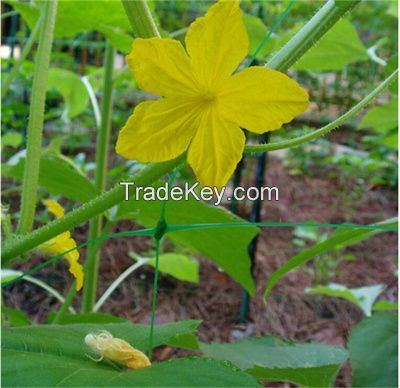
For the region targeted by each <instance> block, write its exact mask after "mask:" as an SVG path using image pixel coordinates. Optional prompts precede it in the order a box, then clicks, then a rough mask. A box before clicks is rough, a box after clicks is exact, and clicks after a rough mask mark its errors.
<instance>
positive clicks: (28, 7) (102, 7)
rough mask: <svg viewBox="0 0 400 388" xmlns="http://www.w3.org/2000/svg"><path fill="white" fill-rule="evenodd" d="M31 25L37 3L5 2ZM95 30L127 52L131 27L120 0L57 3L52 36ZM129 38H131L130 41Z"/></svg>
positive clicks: (66, 36) (36, 13)
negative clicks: (128, 32)
mask: <svg viewBox="0 0 400 388" xmlns="http://www.w3.org/2000/svg"><path fill="white" fill-rule="evenodd" d="M8 2H9V3H10V4H11V5H12V6H13V7H14V8H15V9H16V10H17V11H18V12H20V13H21V15H22V17H23V18H24V19H25V20H26V22H27V23H28V25H29V27H30V28H33V25H34V24H35V23H36V20H37V18H38V16H39V12H40V11H39V7H38V3H39V5H40V2H35V3H21V2H17V1H8ZM92 30H96V31H99V32H102V33H103V34H104V35H105V36H107V38H109V39H110V41H111V43H112V44H113V45H114V47H116V48H117V49H119V50H121V51H123V52H128V51H129V50H130V46H131V41H132V40H133V38H131V37H130V36H129V35H128V34H127V31H130V30H131V27H130V24H129V21H128V18H127V16H126V13H125V11H124V8H123V5H122V3H121V2H120V1H101V2H97V3H94V2H91V1H87V0H64V1H59V2H58V7H57V19H56V24H55V30H54V36H55V37H56V38H73V37H75V36H76V35H77V34H80V33H82V32H87V31H92ZM129 40H130V41H129Z"/></svg>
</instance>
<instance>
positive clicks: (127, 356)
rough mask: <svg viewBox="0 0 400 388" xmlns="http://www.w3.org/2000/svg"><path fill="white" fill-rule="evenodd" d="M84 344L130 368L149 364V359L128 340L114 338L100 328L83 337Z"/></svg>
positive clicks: (102, 355) (138, 367)
mask: <svg viewBox="0 0 400 388" xmlns="http://www.w3.org/2000/svg"><path fill="white" fill-rule="evenodd" d="M85 343H86V345H88V346H90V348H91V349H92V350H93V351H94V352H96V353H98V354H99V355H100V359H99V360H96V361H101V360H102V359H103V357H105V358H108V359H110V360H112V361H116V362H119V363H120V364H123V365H125V366H127V367H128V368H132V369H140V368H145V367H146V366H149V365H151V362H150V360H149V359H148V358H147V356H146V355H145V354H144V353H143V352H141V351H140V350H137V349H135V348H134V347H132V346H131V345H129V344H128V342H126V341H124V340H123V339H120V338H114V337H113V336H112V334H111V333H109V332H108V331H106V330H101V331H100V332H99V333H97V334H96V333H90V334H88V335H87V336H86V337H85Z"/></svg>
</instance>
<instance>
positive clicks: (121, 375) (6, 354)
mask: <svg viewBox="0 0 400 388" xmlns="http://www.w3.org/2000/svg"><path fill="white" fill-rule="evenodd" d="M198 324H199V321H181V322H175V323H170V324H165V325H156V327H155V332H154V341H153V343H154V346H159V345H162V344H166V343H168V342H169V341H172V340H173V339H174V338H175V337H176V336H179V335H183V334H185V333H186V334H190V333H193V331H194V330H195V329H196V327H197V326H198ZM97 330H107V331H109V332H110V333H111V334H113V335H114V337H118V338H123V339H125V340H126V341H128V342H129V343H130V344H131V345H132V346H134V347H136V348H138V349H141V350H142V351H145V350H146V348H147V344H148V335H149V327H148V326H145V325H135V324H131V323H108V324H74V325H43V326H31V327H23V328H11V329H4V330H3V332H2V346H3V349H2V357H3V359H2V384H3V385H4V386H14V387H17V386H18V387H32V386H38V387H39V386H40V387H54V386H92V387H103V386H106V387H111V386H113V387H114V386H122V387H127V386H139V387H147V386H152V387H154V386H169V387H171V386H173V387H175V386H179V387H188V386H200V387H203V386H215V385H217V386H238V385H239V386H257V383H256V381H255V380H254V378H253V377H251V376H249V375H248V374H246V373H244V372H242V371H240V370H237V369H236V368H235V367H233V366H231V365H229V364H226V363H220V362H217V361H214V360H207V359H199V358H186V359H185V358H183V359H177V360H170V361H166V362H160V363H155V364H153V365H152V366H151V367H148V368H144V369H140V370H135V371H131V370H129V371H126V370H120V369H116V368H115V366H113V365H112V364H111V363H109V362H108V361H106V360H103V361H102V362H95V361H93V360H92V359H90V358H89V357H88V356H87V354H88V353H90V351H89V349H88V348H87V347H86V345H85V344H84V337H85V335H86V334H88V333H89V332H92V331H97Z"/></svg>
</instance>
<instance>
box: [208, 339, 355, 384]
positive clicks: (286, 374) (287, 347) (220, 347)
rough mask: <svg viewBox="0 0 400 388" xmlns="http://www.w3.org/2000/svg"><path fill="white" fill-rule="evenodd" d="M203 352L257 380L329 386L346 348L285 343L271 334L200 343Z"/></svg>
mask: <svg viewBox="0 0 400 388" xmlns="http://www.w3.org/2000/svg"><path fill="white" fill-rule="evenodd" d="M201 349H202V351H203V352H204V353H205V354H207V355H209V356H211V357H214V358H217V359H219V360H229V361H231V362H232V363H233V364H234V365H236V366H238V367H239V368H241V369H243V370H245V371H246V372H248V373H250V374H252V375H253V376H254V377H256V378H257V379H259V380H266V381H288V382H291V383H293V384H298V385H300V386H307V387H328V386H330V385H331V384H332V382H333V381H334V379H335V377H336V374H337V372H338V370H339V368H340V366H341V365H342V364H343V362H344V361H346V359H347V357H348V354H347V351H346V350H345V349H342V348H339V347H335V346H330V345H325V344H319V343H291V344H288V343H285V342H283V341H281V340H279V339H277V338H274V337H258V338H257V337H255V338H248V339H245V340H242V341H239V342H236V343H230V344H216V343H212V344H201Z"/></svg>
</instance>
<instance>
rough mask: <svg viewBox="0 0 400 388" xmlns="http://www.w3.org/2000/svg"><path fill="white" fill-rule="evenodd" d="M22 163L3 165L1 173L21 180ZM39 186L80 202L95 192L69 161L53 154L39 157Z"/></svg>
mask: <svg viewBox="0 0 400 388" xmlns="http://www.w3.org/2000/svg"><path fill="white" fill-rule="evenodd" d="M24 165H25V159H20V160H19V162H18V163H17V164H16V165H14V166H9V165H4V166H3V168H2V175H3V176H7V177H10V178H14V179H17V180H22V179H23V175H24ZM39 186H41V187H44V188H45V189H46V190H47V191H48V192H49V193H50V194H51V195H62V196H63V197H65V198H69V199H73V200H76V201H81V202H86V201H88V200H90V199H92V198H93V197H94V196H95V195H96V193H97V191H96V188H95V187H94V185H93V184H92V183H91V182H90V181H89V180H88V179H87V178H86V177H85V176H84V175H83V174H81V173H80V172H79V171H78V170H77V169H76V168H74V166H73V165H72V164H71V163H69V162H68V161H67V160H66V159H64V158H60V157H58V156H55V155H46V156H43V157H42V158H41V159H40V170H39Z"/></svg>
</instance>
